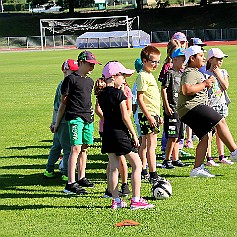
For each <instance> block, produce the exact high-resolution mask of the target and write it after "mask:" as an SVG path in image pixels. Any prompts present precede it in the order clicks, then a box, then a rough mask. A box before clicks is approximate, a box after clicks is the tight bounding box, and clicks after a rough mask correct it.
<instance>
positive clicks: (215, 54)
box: [207, 48, 228, 60]
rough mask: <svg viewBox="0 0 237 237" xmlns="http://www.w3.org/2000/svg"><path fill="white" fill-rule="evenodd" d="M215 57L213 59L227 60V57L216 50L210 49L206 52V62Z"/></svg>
mask: <svg viewBox="0 0 237 237" xmlns="http://www.w3.org/2000/svg"><path fill="white" fill-rule="evenodd" d="M212 57H215V58H227V57H228V55H226V54H224V53H223V52H222V51H221V50H220V49H218V48H211V49H209V50H208V52H207V60H209V59H210V58H212Z"/></svg>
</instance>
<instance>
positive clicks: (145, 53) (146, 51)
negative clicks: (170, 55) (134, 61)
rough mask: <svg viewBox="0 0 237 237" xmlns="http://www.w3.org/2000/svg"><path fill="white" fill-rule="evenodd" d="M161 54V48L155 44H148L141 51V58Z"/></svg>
mask: <svg viewBox="0 0 237 237" xmlns="http://www.w3.org/2000/svg"><path fill="white" fill-rule="evenodd" d="M151 54H153V55H160V50H159V49H157V48H156V47H155V46H151V45H148V46H146V47H145V48H143V49H142V51H141V60H142V61H143V59H147V60H148V59H150V55H151Z"/></svg>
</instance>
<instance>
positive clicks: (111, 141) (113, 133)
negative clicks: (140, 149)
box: [101, 127, 136, 156]
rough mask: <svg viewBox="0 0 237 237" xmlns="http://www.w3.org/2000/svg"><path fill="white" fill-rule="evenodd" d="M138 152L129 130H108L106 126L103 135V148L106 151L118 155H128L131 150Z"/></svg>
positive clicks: (103, 151)
mask: <svg viewBox="0 0 237 237" xmlns="http://www.w3.org/2000/svg"><path fill="white" fill-rule="evenodd" d="M131 151H132V152H136V148H135V147H134V142H133V140H132V139H131V136H130V134H129V132H125V131H123V130H116V129H111V130H108V131H107V130H106V129H105V127H104V131H103V135H102V149H101V152H102V153H103V154H104V153H115V155H116V156H121V155H126V154H128V153H130V152H131Z"/></svg>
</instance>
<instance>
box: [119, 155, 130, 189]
mask: <svg viewBox="0 0 237 237" xmlns="http://www.w3.org/2000/svg"><path fill="white" fill-rule="evenodd" d="M119 173H120V175H121V180H122V184H124V183H127V182H128V165H127V162H126V159H125V157H124V156H120V157H119Z"/></svg>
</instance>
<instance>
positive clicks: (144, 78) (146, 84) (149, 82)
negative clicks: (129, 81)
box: [136, 71, 160, 116]
mask: <svg viewBox="0 0 237 237" xmlns="http://www.w3.org/2000/svg"><path fill="white" fill-rule="evenodd" d="M136 83H137V91H142V92H143V93H144V94H143V100H144V103H145V104H146V107H147V109H148V111H149V113H150V114H151V115H153V116H155V115H159V116H160V91H159V89H158V85H157V83H156V79H155V77H154V76H153V75H152V74H151V73H148V72H146V71H141V72H140V73H139V74H138V77H137V81H136ZM138 113H142V110H141V109H140V108H138Z"/></svg>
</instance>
